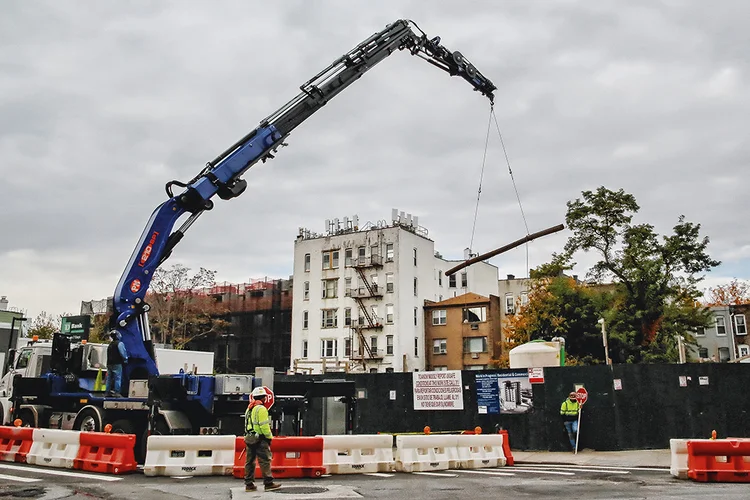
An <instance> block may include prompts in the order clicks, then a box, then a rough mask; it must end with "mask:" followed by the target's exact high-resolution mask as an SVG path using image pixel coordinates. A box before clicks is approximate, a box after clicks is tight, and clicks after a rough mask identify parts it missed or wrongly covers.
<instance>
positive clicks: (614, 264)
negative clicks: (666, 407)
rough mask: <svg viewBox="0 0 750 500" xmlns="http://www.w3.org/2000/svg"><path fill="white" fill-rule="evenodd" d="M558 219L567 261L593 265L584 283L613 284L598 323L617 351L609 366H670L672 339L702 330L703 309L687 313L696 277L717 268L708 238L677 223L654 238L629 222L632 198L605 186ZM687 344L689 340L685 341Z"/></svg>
mask: <svg viewBox="0 0 750 500" xmlns="http://www.w3.org/2000/svg"><path fill="white" fill-rule="evenodd" d="M567 206H568V211H567V214H566V217H565V220H566V224H567V227H568V228H569V229H570V230H571V231H572V232H573V235H572V236H571V237H570V238H569V239H568V242H567V243H566V245H565V252H566V255H567V257H571V256H572V255H573V254H574V253H575V252H577V251H584V252H589V251H590V252H594V253H597V254H598V256H599V260H598V262H597V263H596V264H595V265H594V266H593V268H592V269H591V270H590V272H589V275H588V277H589V279H591V280H593V281H595V282H598V283H602V282H604V281H608V280H612V281H614V283H615V284H616V289H615V297H614V302H613V307H612V308H611V309H610V310H609V311H608V313H607V315H606V317H605V320H606V321H607V327H608V330H609V332H610V338H612V339H614V341H615V343H617V344H618V345H619V348H618V349H615V350H614V352H613V353H612V358H613V360H614V361H616V362H618V361H619V362H634V363H635V362H668V361H674V360H676V359H677V358H676V352H677V351H676V348H675V343H676V340H675V338H676V335H678V334H683V333H685V332H688V331H692V330H694V329H695V328H697V327H699V326H708V313H707V311H705V310H703V309H701V308H696V307H694V303H695V301H696V300H697V299H698V297H699V296H700V292H699V291H698V289H697V284H698V283H699V282H700V281H701V280H702V279H703V276H702V274H701V273H704V272H707V271H710V270H711V268H713V267H715V266H717V265H719V262H718V261H715V260H713V259H712V258H711V257H710V256H709V255H708V253H707V247H708V243H709V239H708V237H701V235H700V224H694V223H691V222H687V221H685V218H684V216H680V217H679V218H678V221H677V224H676V225H675V226H674V228H673V233H672V234H671V235H668V236H662V237H660V236H659V235H658V234H657V233H656V232H655V230H654V227H653V226H652V225H650V224H633V223H632V220H633V216H634V215H635V214H636V213H637V212H638V210H639V209H640V207H639V206H638V204H637V202H636V200H635V197H634V196H633V195H631V194H628V193H626V192H624V191H623V190H622V189H620V190H619V191H610V190H609V189H606V188H604V187H600V188H598V189H597V190H596V191H584V192H583V193H582V199H580V198H579V199H576V200H575V201H570V202H568V204H567ZM688 340H690V339H688Z"/></svg>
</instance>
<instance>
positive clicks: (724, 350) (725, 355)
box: [719, 347, 729, 363]
mask: <svg viewBox="0 0 750 500" xmlns="http://www.w3.org/2000/svg"><path fill="white" fill-rule="evenodd" d="M719 361H720V362H721V363H726V362H727V361H729V348H728V347H719Z"/></svg>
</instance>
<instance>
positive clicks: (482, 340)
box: [464, 337, 487, 354]
mask: <svg viewBox="0 0 750 500" xmlns="http://www.w3.org/2000/svg"><path fill="white" fill-rule="evenodd" d="M479 352H487V337H467V338H465V339H464V354H473V353H479Z"/></svg>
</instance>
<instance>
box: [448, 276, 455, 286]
mask: <svg viewBox="0 0 750 500" xmlns="http://www.w3.org/2000/svg"><path fill="white" fill-rule="evenodd" d="M448 288H456V275H455V274H451V275H450V276H448Z"/></svg>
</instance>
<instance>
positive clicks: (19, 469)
mask: <svg viewBox="0 0 750 500" xmlns="http://www.w3.org/2000/svg"><path fill="white" fill-rule="evenodd" d="M279 482H281V483H282V484H283V487H282V489H281V490H277V491H272V492H268V493H266V492H263V491H262V489H261V490H260V491H258V492H255V493H245V491H244V486H243V483H242V481H241V480H238V479H233V478H230V477H156V478H154V477H145V476H143V475H142V474H140V473H137V474H131V475H127V476H107V475H98V474H88V473H79V472H76V471H68V470H60V469H50V468H43V467H34V466H26V465H20V464H6V463H0V499H2V500H5V499H15V498H27V499H28V498H30V499H36V500H58V499H63V498H65V499H80V500H84V499H85V500H97V499H106V500H135V499H139V500H140V499H144V500H166V498H169V500H181V499H190V500H242V499H247V500H250V499H253V498H267V499H273V498H276V499H277V500H294V499H304V498H308V499H314V498H406V499H409V500H422V499H428V500H438V499H456V498H464V499H472V498H476V499H480V498H514V499H523V498H535V499H536V498H550V499H551V498H554V499H556V500H559V499H560V498H586V499H641V498H668V499H669V498H674V499H677V498H681V499H683V498H687V499H691V498H696V499H697V498H722V499H726V500H730V499H745V498H748V497H750V494H749V493H748V491H749V489H748V485H747V484H718V483H711V484H703V483H695V482H692V481H681V480H677V479H674V478H672V476H670V475H669V471H668V470H665V469H638V468H629V469H628V468H616V467H596V466H572V465H565V466H563V465H560V466H557V465H534V464H523V465H520V466H515V467H504V468H499V469H484V470H449V471H440V472H430V473H426V472H425V473H413V474H399V473H393V474H391V473H387V474H386V473H378V474H369V475H368V474H357V475H338V476H328V477H323V478H319V479H298V480H291V479H289V480H279Z"/></svg>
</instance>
